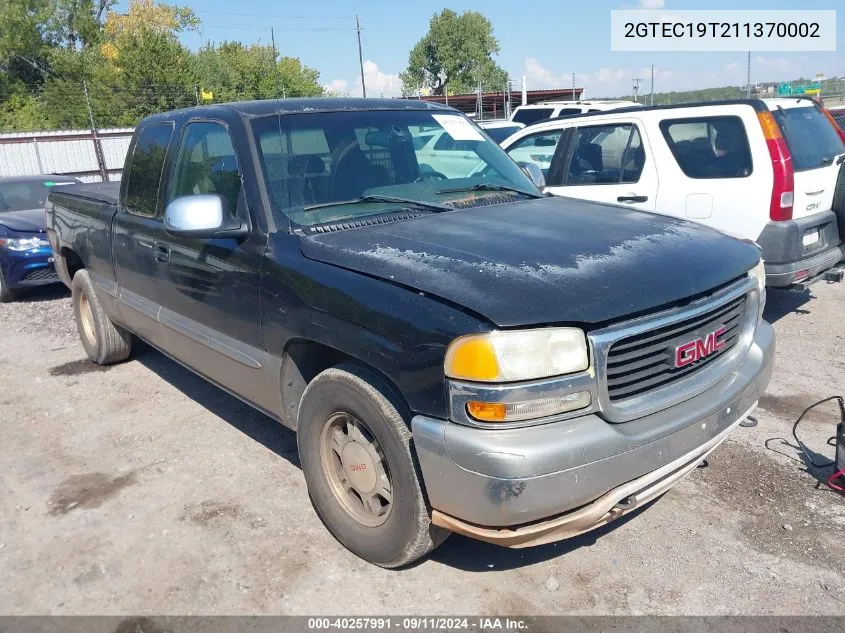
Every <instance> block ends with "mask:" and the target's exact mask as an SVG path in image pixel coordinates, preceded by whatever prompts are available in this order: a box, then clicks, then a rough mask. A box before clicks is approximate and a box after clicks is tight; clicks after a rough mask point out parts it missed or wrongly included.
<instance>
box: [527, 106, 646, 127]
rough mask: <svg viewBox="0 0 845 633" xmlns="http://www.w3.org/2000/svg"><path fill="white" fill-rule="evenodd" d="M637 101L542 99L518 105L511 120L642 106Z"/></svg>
mask: <svg viewBox="0 0 845 633" xmlns="http://www.w3.org/2000/svg"><path fill="white" fill-rule="evenodd" d="M642 107H644V106H643V104H641V103H637V102H636V101H621V100H616V101H541V102H539V103H532V104H531V105H523V106H519V107H517V108H516V109H515V110H514V111H513V112H512V113H511V121H516V122H517V123H522V124H523V125H531V124H532V123H537V122H538V121H543V120H545V119H555V118H557V117H561V116H571V115H575V114H585V113H587V112H606V111H608V110H618V109H619V108H642Z"/></svg>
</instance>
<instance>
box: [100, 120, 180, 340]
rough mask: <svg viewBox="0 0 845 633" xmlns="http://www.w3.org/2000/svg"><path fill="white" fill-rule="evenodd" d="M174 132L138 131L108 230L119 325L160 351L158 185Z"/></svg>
mask: <svg viewBox="0 0 845 633" xmlns="http://www.w3.org/2000/svg"><path fill="white" fill-rule="evenodd" d="M173 129H174V126H173V123H158V124H155V125H149V126H146V127H143V128H141V129H140V130H139V131H138V136H137V139H136V141H135V145H134V147H133V148H132V150H131V152H132V153H131V160H129V161H128V162H127V169H125V170H124V173H123V176H122V181H123V182H122V185H121V196H120V204H119V205H118V212H117V214H116V215H115V218H114V223H113V225H112V235H113V237H112V261H113V262H114V270H115V278H116V279H117V293H118V297H117V298H118V305H119V306H120V312H121V316H122V317H123V322H124V323H125V325H126V326H127V327H128V328H129V329H130V330H132V331H133V332H134V333H136V334H138V335H139V336H141V337H142V338H144V339H146V340H147V341H149V342H150V343H153V344H154V345H161V343H162V336H161V328H160V326H159V323H158V310H159V303H158V296H157V295H156V268H157V267H156V262H155V257H154V253H153V250H154V246H155V243H156V240H157V239H158V238H159V237H160V235H161V232H162V218H161V213H162V209H161V195H160V193H161V192H160V184H161V180H162V173H163V171H164V165H165V162H166V161H165V159H166V156H167V151H168V147H169V146H170V142H171V138H172V137H173Z"/></svg>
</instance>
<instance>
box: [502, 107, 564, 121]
mask: <svg viewBox="0 0 845 633" xmlns="http://www.w3.org/2000/svg"><path fill="white" fill-rule="evenodd" d="M554 111H555V110H554V108H522V109H519V110H517V111H516V112H514V113H513V117H512V119H511V120H512V121H516V122H517V123H524V124H525V125H531V124H532V123H536V122H537V121H542V120H543V119H548V118H549V117H550V116H552V114H554Z"/></svg>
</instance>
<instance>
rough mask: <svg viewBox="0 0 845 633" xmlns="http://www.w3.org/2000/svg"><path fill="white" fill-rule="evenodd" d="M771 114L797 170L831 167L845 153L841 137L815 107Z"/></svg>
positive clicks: (775, 111)
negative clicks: (837, 156) (836, 158)
mask: <svg viewBox="0 0 845 633" xmlns="http://www.w3.org/2000/svg"><path fill="white" fill-rule="evenodd" d="M772 114H773V115H774V117H775V121H777V123H778V126H779V127H780V131H781V134H783V138H784V139H786V145H787V146H788V147H789V153H790V154H792V166H793V168H794V169H795V171H803V170H805V169H816V168H817V167H823V166H824V165H829V164H830V163H831V162H832V161H833V159H834V158H835V157H836V155H837V154H841V153H843V152H845V147H843V143H842V139H840V138H839V134H838V133H837V132H836V130H835V129H834V127H833V126H832V125H831V124H830V121H828V120H827V117H825V116H824V114H822V113H821V112H820V111H819V109H818V108H816V107H815V106H811V107H798V108H777V109H776V110H774V111H773V112H772Z"/></svg>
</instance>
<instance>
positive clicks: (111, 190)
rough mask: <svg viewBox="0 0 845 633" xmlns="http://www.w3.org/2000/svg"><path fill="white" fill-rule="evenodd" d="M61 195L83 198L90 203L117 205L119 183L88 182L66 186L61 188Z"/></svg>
mask: <svg viewBox="0 0 845 633" xmlns="http://www.w3.org/2000/svg"><path fill="white" fill-rule="evenodd" d="M61 193H62V194H66V195H71V196H78V197H80V198H85V199H86V200H91V201H92V202H102V203H104V204H117V201H118V197H119V196H120V182H90V183H83V184H80V185H68V186H64V187H62V189H61Z"/></svg>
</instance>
